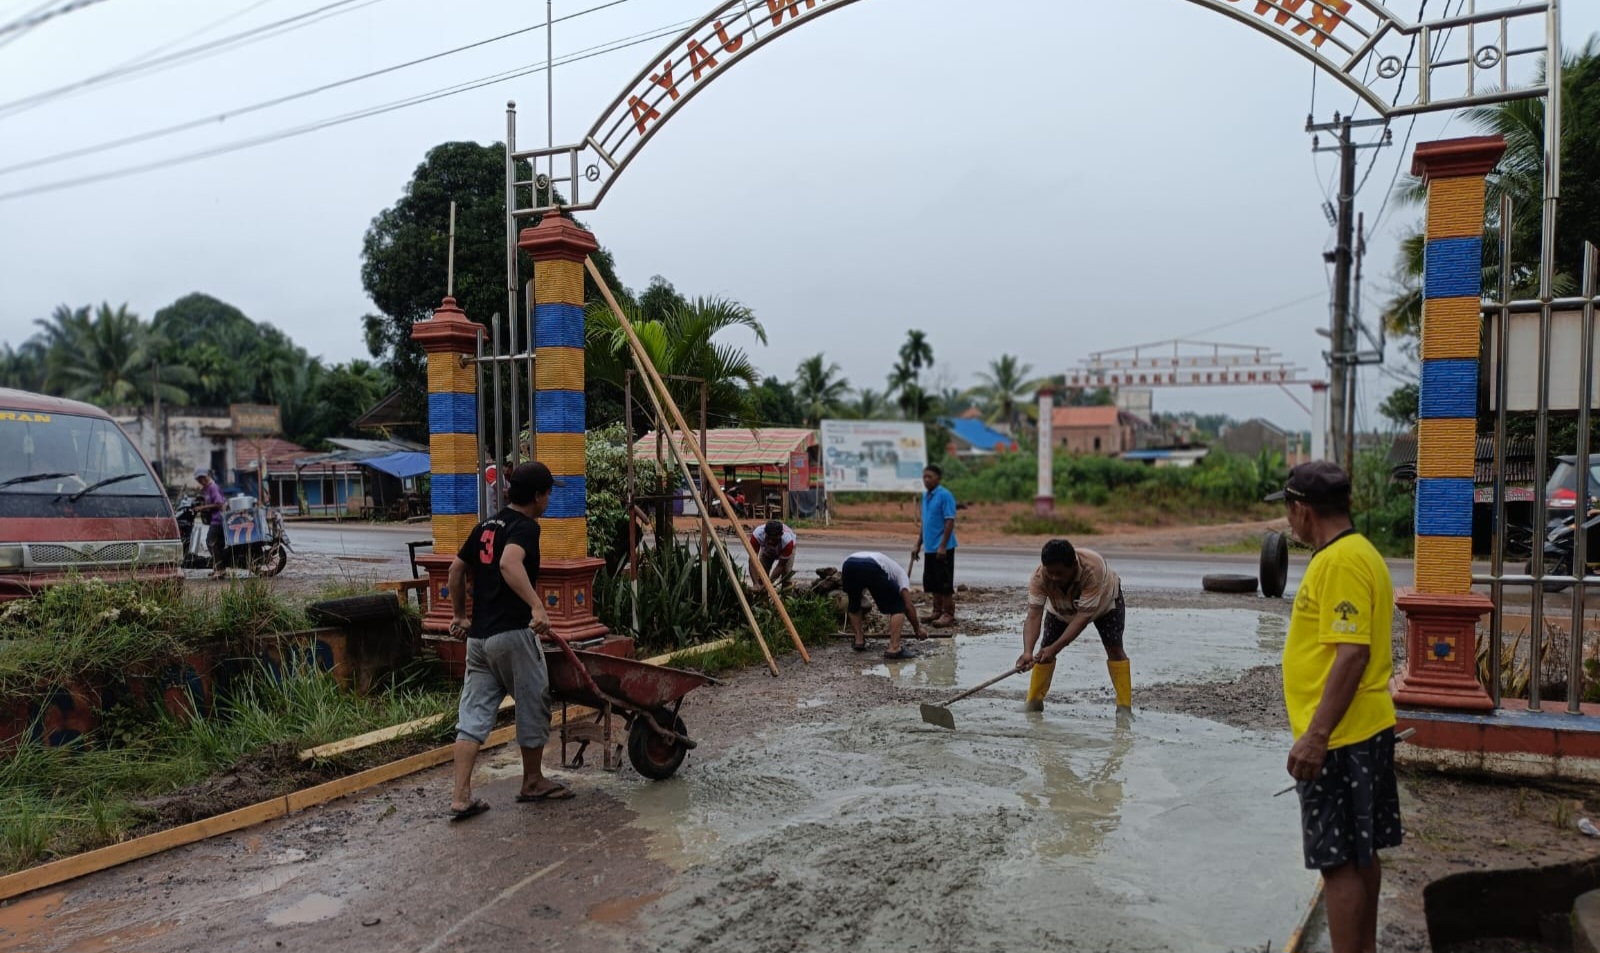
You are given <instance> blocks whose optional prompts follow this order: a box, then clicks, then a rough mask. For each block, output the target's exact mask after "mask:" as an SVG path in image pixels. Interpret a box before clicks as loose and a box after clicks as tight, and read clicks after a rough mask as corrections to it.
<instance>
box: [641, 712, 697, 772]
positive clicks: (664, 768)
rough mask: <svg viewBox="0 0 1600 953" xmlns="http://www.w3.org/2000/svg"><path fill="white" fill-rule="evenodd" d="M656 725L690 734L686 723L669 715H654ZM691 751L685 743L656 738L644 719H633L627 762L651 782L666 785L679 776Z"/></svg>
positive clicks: (658, 713) (657, 736) (666, 713)
mask: <svg viewBox="0 0 1600 953" xmlns="http://www.w3.org/2000/svg"><path fill="white" fill-rule="evenodd" d="M651 714H652V715H653V716H654V717H655V719H656V723H657V724H659V725H661V726H662V727H664V728H670V729H671V730H673V731H676V732H677V733H678V734H680V735H685V734H688V732H687V731H685V730H684V727H683V719H682V718H679V717H678V716H677V715H674V714H672V713H671V712H669V711H661V710H658V711H653V712H651ZM688 753H689V749H688V748H686V747H684V746H683V743H682V742H679V741H674V740H668V739H666V738H663V737H661V736H660V735H658V734H656V733H655V731H653V730H652V729H651V728H650V725H649V724H648V723H647V722H646V721H645V720H644V719H643V718H642V717H641V718H635V719H633V725H632V726H631V727H629V728H628V761H629V763H631V764H632V765H633V768H634V770H635V771H638V772H639V773H640V774H642V775H644V776H645V777H647V778H649V779H650V780H652V781H665V780H666V779H667V778H670V777H672V776H673V774H675V773H677V770H678V766H679V765H681V764H683V757H684V755H686V754H688Z"/></svg>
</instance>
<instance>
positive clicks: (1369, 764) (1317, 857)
mask: <svg viewBox="0 0 1600 953" xmlns="http://www.w3.org/2000/svg"><path fill="white" fill-rule="evenodd" d="M1295 789H1296V790H1297V791H1299V793H1300V827H1301V835H1302V837H1303V839H1304V842H1305V854H1306V868H1307V869H1308V870H1331V869H1332V868H1335V867H1342V866H1344V865H1345V864H1348V863H1350V862H1351V861H1354V862H1355V864H1356V866H1358V867H1367V866H1370V865H1371V864H1372V859H1373V857H1374V856H1375V855H1376V852H1377V851H1379V850H1382V849H1383V848H1385V847H1398V846H1400V841H1401V840H1402V839H1403V838H1404V837H1405V832H1404V830H1402V829H1401V826H1400V792H1399V786H1398V785H1397V784H1396V783H1395V776H1394V729H1393V728H1385V729H1384V730H1383V731H1380V732H1378V733H1377V734H1375V735H1373V736H1372V737H1371V738H1368V739H1367V740H1366V741H1358V742H1356V743H1355V744H1350V745H1345V746H1344V747H1342V748H1333V749H1330V750H1329V751H1328V757H1327V758H1326V759H1325V760H1324V761H1323V762H1322V773H1321V774H1320V775H1319V776H1318V777H1317V779H1316V780H1315V781H1301V782H1300V783H1299V784H1298V785H1296V788H1295Z"/></svg>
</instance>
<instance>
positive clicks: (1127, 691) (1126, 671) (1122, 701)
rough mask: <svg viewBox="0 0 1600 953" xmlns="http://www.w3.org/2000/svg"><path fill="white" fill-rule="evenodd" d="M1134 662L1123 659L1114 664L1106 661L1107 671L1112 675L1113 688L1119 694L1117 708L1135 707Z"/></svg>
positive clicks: (1108, 660)
mask: <svg viewBox="0 0 1600 953" xmlns="http://www.w3.org/2000/svg"><path fill="white" fill-rule="evenodd" d="M1132 665H1133V663H1132V662H1129V661H1128V660H1127V659H1123V660H1122V661H1120V662H1113V661H1111V660H1110V659H1106V670H1107V671H1109V672H1110V673H1111V687H1112V688H1114V689H1116V692H1117V707H1118V708H1132V707H1133V669H1132Z"/></svg>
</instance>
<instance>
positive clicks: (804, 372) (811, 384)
mask: <svg viewBox="0 0 1600 953" xmlns="http://www.w3.org/2000/svg"><path fill="white" fill-rule="evenodd" d="M822 360H823V358H822V354H821V353H820V352H819V353H817V354H813V355H811V356H810V357H808V358H806V359H805V360H803V361H801V362H800V364H799V366H798V367H796V368H795V369H794V370H795V380H794V393H795V397H796V398H798V399H799V401H800V409H801V411H802V412H803V413H804V414H805V425H806V426H807V427H815V426H817V425H818V423H819V422H820V421H821V420H822V418H823V417H824V416H826V415H828V414H832V413H837V412H838V410H839V406H840V405H841V404H842V403H843V402H844V400H845V398H846V397H847V396H849V394H850V382H849V381H847V380H845V379H844V378H843V377H840V376H839V373H840V369H839V365H838V364H835V363H833V362H831V361H830V362H829V363H828V364H827V366H823V363H822Z"/></svg>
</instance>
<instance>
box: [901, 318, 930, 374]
mask: <svg viewBox="0 0 1600 953" xmlns="http://www.w3.org/2000/svg"><path fill="white" fill-rule="evenodd" d="M900 362H901V363H902V364H904V365H905V366H906V367H907V368H908V369H909V370H910V372H911V383H913V384H921V383H922V369H923V368H924V367H932V366H933V345H932V344H930V343H928V335H927V332H925V331H919V330H917V329H915V328H912V329H911V330H909V331H907V332H906V343H904V344H902V345H900Z"/></svg>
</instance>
